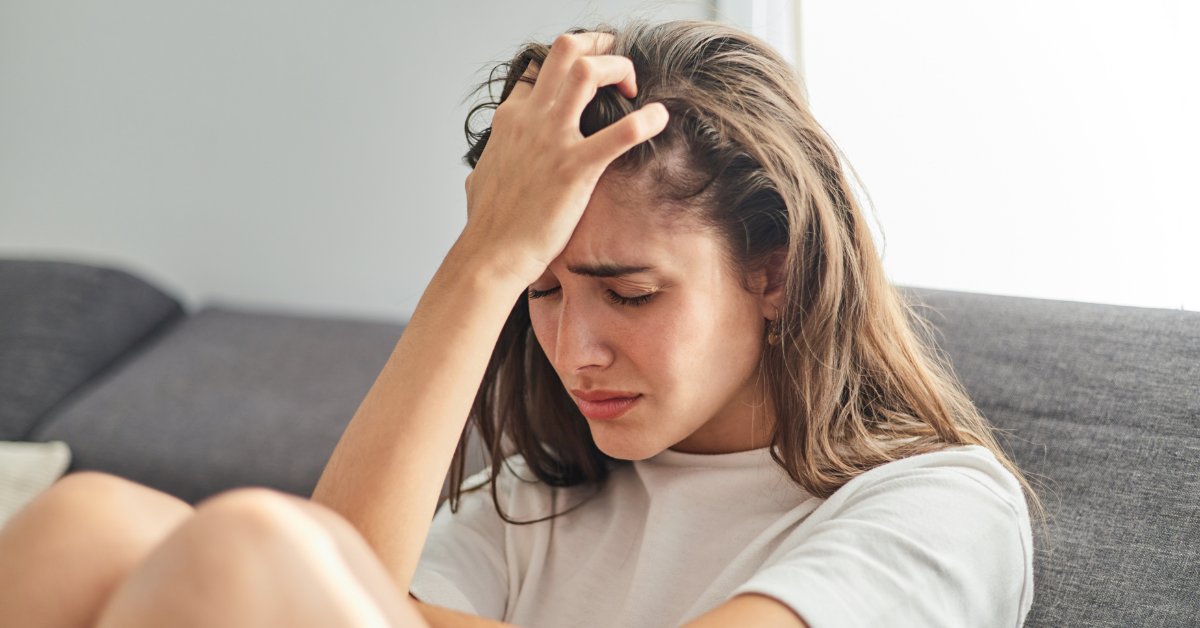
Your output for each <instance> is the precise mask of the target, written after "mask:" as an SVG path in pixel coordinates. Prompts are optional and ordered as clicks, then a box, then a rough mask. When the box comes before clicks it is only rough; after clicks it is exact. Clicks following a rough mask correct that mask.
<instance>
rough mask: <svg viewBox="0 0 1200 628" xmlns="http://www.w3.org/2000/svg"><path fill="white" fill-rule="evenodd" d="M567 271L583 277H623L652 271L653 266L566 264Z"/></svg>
mask: <svg viewBox="0 0 1200 628" xmlns="http://www.w3.org/2000/svg"><path fill="white" fill-rule="evenodd" d="M567 270H569V271H571V272H573V273H575V274H576V275H583V276H585V277H624V276H625V275H632V274H634V273H644V272H647V271H651V270H654V267H653V266H628V265H623V264H568V265H567Z"/></svg>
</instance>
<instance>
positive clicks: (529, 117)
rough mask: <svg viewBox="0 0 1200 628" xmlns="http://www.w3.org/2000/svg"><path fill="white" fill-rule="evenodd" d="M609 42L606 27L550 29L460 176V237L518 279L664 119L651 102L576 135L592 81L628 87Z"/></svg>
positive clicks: (630, 79) (628, 69)
mask: <svg viewBox="0 0 1200 628" xmlns="http://www.w3.org/2000/svg"><path fill="white" fill-rule="evenodd" d="M612 42H613V37H612V35H609V34H607V33H578V34H563V35H559V36H558V38H556V39H555V40H554V43H553V44H552V45H551V47H550V52H549V53H548V54H547V56H546V59H545V63H544V64H543V65H542V66H541V67H540V68H539V66H538V65H537V64H536V62H530V63H529V65H528V66H527V67H526V69H525V72H524V74H523V75H522V76H521V77H520V78H519V79H518V80H517V82H516V83H515V84H514V85H513V86H512V89H511V91H510V92H509V95H508V97H507V98H506V99H505V100H504V101H503V102H501V103H500V105H499V106H498V107H497V108H496V111H495V113H494V115H493V117H492V128H491V134H490V137H489V138H488V140H487V146H486V147H485V149H484V151H483V154H482V156H481V157H480V159H479V161H478V163H477V164H476V166H475V169H474V171H472V172H471V174H470V175H468V176H467V181H466V188H467V226H466V228H465V229H464V231H463V238H464V239H465V240H466V241H467V242H469V243H471V245H472V248H473V251H474V252H475V253H476V254H478V255H480V256H481V257H482V258H483V259H487V260H489V261H491V262H493V263H496V264H499V267H500V268H499V269H500V270H503V271H505V272H508V273H510V274H512V275H514V276H515V278H516V279H517V280H518V281H519V282H520V283H521V284H528V283H532V282H534V281H536V280H537V278H538V277H540V276H541V274H542V273H543V272H545V270H546V267H547V266H549V264H550V262H551V261H553V260H554V258H556V257H557V256H558V255H559V254H560V253H562V251H563V249H564V248H566V245H567V242H568V241H569V240H570V238H571V234H572V233H573V232H574V230H575V226H576V225H577V224H578V223H579V220H580V217H582V216H583V211H584V208H585V207H586V206H587V204H588V201H589V200H590V199H591V195H592V192H593V191H594V190H595V187H596V184H597V182H598V181H599V180H600V175H602V174H603V173H604V170H605V168H607V167H608V165H609V164H610V163H611V162H612V161H613V160H614V159H616V158H617V157H619V156H621V155H622V154H623V153H625V152H626V151H627V150H629V149H630V148H632V147H634V146H636V145H637V144H640V143H641V142H643V141H645V140H648V139H650V138H651V137H654V136H655V135H657V134H658V133H660V132H661V131H662V130H663V129H664V128H665V127H666V124H667V117H668V115H667V109H666V107H664V106H663V105H661V104H659V103H651V104H650V105H647V106H644V107H642V108H641V109H638V110H637V111H634V112H633V113H631V114H629V115H627V116H625V117H624V118H622V119H621V120H619V121H618V122H616V123H614V124H612V125H611V126H609V127H607V128H605V129H602V130H601V131H600V132H598V133H595V134H593V135H591V136H589V137H587V138H585V137H583V135H582V133H581V132H580V130H579V119H580V116H581V114H582V113H583V110H584V108H585V107H586V106H587V104H588V103H589V102H590V101H591V99H592V98H593V97H594V96H595V95H596V91H597V90H598V89H599V88H600V87H603V86H606V85H616V86H617V88H618V89H619V90H620V91H621V93H622V94H623V95H625V96H626V97H627V98H633V97H634V96H635V95H636V94H637V83H636V79H635V77H634V69H633V62H632V61H630V60H629V58H628V57H623V56H619V55H609V54H603V53H604V52H606V51H608V50H611V47H612Z"/></svg>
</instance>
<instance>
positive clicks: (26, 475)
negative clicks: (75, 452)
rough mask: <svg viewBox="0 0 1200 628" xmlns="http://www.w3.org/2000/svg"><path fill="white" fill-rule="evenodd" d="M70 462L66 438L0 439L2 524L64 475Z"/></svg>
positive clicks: (0, 505)
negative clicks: (50, 439)
mask: <svg viewBox="0 0 1200 628" xmlns="http://www.w3.org/2000/svg"><path fill="white" fill-rule="evenodd" d="M70 464H71V450H70V449H69V448H68V447H67V444H66V443H64V442H63V441H60V440H56V441H51V442H48V443H28V442H9V441H0V527H4V524H5V523H6V522H7V521H8V520H9V518H11V517H12V516H13V515H14V514H16V512H17V511H18V510H20V509H21V508H23V507H25V505H26V504H28V503H29V502H31V501H33V499H34V498H35V497H37V496H38V495H39V494H40V493H41V492H42V491H44V490H46V489H47V488H50V485H51V484H54V482H55V480H57V479H58V478H60V477H62V475H63V473H65V472H66V470H67V467H68V466H70Z"/></svg>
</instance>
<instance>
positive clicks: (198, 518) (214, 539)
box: [97, 489, 424, 628]
mask: <svg viewBox="0 0 1200 628" xmlns="http://www.w3.org/2000/svg"><path fill="white" fill-rule="evenodd" d="M296 500H299V498H296V497H293V496H288V495H284V494H282V493H278V492H275V491H271V490H268V489H239V490H235V491H230V492H228V493H223V494H222V495H219V496H217V497H215V498H212V499H210V500H207V501H206V502H202V503H201V504H200V505H199V506H198V508H197V512H196V515H195V516H194V517H192V518H191V519H189V520H188V521H187V522H186V523H185V524H184V525H182V526H180V527H179V528H178V529H177V530H175V531H174V532H173V533H172V534H171V535H170V536H169V537H168V538H167V539H166V540H165V541H163V543H162V544H160V545H159V546H158V547H157V548H155V550H154V551H153V552H152V553H151V554H150V555H149V556H148V557H147V558H146V560H145V561H144V562H143V563H141V564H140V565H139V566H138V567H137V569H136V570H135V571H134V572H133V573H132V574H131V575H130V577H129V578H128V579H127V580H126V581H125V582H124V583H123V584H122V585H121V587H120V588H119V589H118V590H117V592H116V593H115V594H114V595H113V597H112V599H111V600H110V603H109V605H108V606H107V607H106V608H105V609H104V611H103V612H102V614H101V618H100V622H99V623H98V624H97V625H98V626H99V628H112V627H117V626H121V627H137V626H158V625H164V622H167V623H170V624H171V625H177V626H209V625H221V626H242V625H244V626H267V625H287V626H305V625H311V626H376V625H378V626H422V625H424V622H423V620H422V619H421V618H420V615H419V613H418V612H417V611H416V610H415V608H414V607H413V606H412V605H411V604H410V603H409V602H408V600H407V599H406V598H403V597H401V596H400V595H399V594H398V593H397V592H396V591H395V590H394V589H387V588H384V589H379V588H375V589H370V588H368V586H366V584H364V577H363V576H364V571H363V569H361V565H357V564H355V563H353V562H352V561H349V560H347V559H346V558H345V557H344V555H343V553H342V550H341V547H340V545H339V543H338V541H337V540H335V538H334V536H333V535H332V534H331V533H330V532H329V531H328V530H327V528H326V525H325V523H319V521H320V520H321V519H325V518H324V517H321V516H319V515H318V516H317V517H314V516H313V515H312V514H311V509H308V508H305V507H302V506H300V505H298V504H297V503H296ZM326 523H327V522H326ZM347 525H348V524H347ZM374 569H376V570H382V566H381V565H379V564H378V561H377V560H376V561H375V564H374ZM365 575H366V577H367V578H370V577H372V576H377V575H379V572H378V571H371V570H367V571H366V572H365ZM377 594H382V595H379V596H378V598H377Z"/></svg>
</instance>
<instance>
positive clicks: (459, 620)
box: [409, 594, 513, 628]
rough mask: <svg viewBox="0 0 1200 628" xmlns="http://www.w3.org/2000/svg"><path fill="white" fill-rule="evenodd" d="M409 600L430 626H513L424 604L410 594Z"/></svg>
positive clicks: (500, 627)
mask: <svg viewBox="0 0 1200 628" xmlns="http://www.w3.org/2000/svg"><path fill="white" fill-rule="evenodd" d="M409 600H410V601H412V603H413V606H414V607H416V609H417V610H418V611H420V613H421V617H423V618H424V619H425V621H426V622H427V623H428V624H429V626H430V628H443V627H446V628H450V627H453V628H502V627H504V626H509V627H511V626H513V624H506V623H503V622H498V621H496V620H494V619H488V618H486V617H479V616H477V615H468V614H466V613H460V612H458V611H453V610H450V609H448V608H442V607H441V606H434V605H432V604H426V603H424V602H422V601H420V600H418V599H417V598H415V597H413V596H412V595H411V594H410V595H409Z"/></svg>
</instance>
